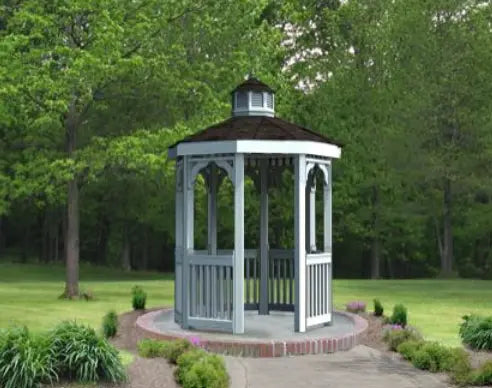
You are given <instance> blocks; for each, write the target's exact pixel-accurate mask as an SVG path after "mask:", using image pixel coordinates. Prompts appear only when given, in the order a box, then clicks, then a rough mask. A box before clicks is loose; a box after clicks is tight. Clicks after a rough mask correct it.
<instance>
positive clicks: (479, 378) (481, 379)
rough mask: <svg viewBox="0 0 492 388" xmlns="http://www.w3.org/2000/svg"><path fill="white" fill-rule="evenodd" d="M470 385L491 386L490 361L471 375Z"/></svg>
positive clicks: (491, 366)
mask: <svg viewBox="0 0 492 388" xmlns="http://www.w3.org/2000/svg"><path fill="white" fill-rule="evenodd" d="M470 383H472V384H475V385H492V360H489V361H486V362H484V363H483V364H482V365H480V367H479V368H477V369H475V370H474V371H473V372H472V373H471V375H470Z"/></svg>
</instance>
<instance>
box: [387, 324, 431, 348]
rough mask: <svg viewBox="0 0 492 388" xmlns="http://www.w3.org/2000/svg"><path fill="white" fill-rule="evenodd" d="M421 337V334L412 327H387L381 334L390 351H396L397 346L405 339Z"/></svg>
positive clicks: (412, 339)
mask: <svg viewBox="0 0 492 388" xmlns="http://www.w3.org/2000/svg"><path fill="white" fill-rule="evenodd" d="M421 339H422V337H421V335H420V334H419V333H417V331H415V330H413V329H409V328H406V329H403V328H401V327H400V328H397V329H391V328H390V329H387V330H386V331H385V332H384V335H383V341H385V342H386V343H387V344H388V348H389V349H390V350H392V351H396V350H397V349H398V346H400V344H402V343H403V342H406V341H420V340H421Z"/></svg>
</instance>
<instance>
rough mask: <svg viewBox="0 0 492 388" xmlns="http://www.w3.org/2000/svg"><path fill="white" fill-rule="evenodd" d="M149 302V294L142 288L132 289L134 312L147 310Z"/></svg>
mask: <svg viewBox="0 0 492 388" xmlns="http://www.w3.org/2000/svg"><path fill="white" fill-rule="evenodd" d="M146 302H147V293H146V292H145V291H144V290H143V288H142V287H140V286H134V287H133V288H132V306H133V309H134V310H145V303H146Z"/></svg>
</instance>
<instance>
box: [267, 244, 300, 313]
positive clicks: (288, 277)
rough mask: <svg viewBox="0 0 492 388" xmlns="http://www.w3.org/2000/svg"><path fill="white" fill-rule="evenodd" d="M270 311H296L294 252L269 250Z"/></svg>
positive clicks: (289, 250)
mask: <svg viewBox="0 0 492 388" xmlns="http://www.w3.org/2000/svg"><path fill="white" fill-rule="evenodd" d="M268 256H269V260H268V261H269V263H268V264H269V272H268V275H269V276H268V309H269V310H277V311H278V310H280V311H294V297H295V296H294V294H295V289H294V279H295V276H294V251H293V250H291V249H270V250H269V255H268Z"/></svg>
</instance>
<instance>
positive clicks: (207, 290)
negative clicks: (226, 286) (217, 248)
mask: <svg viewBox="0 0 492 388" xmlns="http://www.w3.org/2000/svg"><path fill="white" fill-rule="evenodd" d="M210 267H211V266H210V265H207V266H205V273H206V277H205V315H206V317H207V318H210V315H211V311H210V308H211V307H212V306H211V303H210V299H211V298H210Z"/></svg>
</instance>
